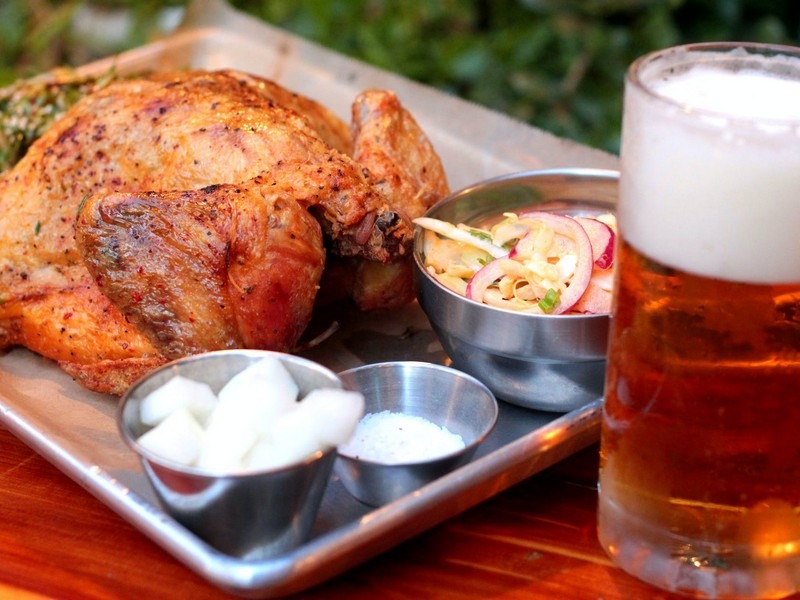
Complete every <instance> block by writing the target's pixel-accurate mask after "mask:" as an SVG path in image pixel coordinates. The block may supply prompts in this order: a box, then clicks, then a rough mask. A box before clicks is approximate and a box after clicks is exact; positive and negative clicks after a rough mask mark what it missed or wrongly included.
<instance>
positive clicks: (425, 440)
mask: <svg viewBox="0 0 800 600" xmlns="http://www.w3.org/2000/svg"><path fill="white" fill-rule="evenodd" d="M464 446H465V444H464V440H463V439H462V438H461V436H460V435H457V434H455V433H451V432H450V431H449V430H448V429H447V428H446V427H439V426H438V425H435V424H434V423H431V422H430V421H428V420H427V419H424V418H422V417H417V416H414V415H407V414H403V413H396V412H391V411H388V410H385V411H382V412H378V413H369V414H367V415H365V416H364V417H363V418H362V419H361V420H360V421H359V423H358V425H357V426H356V430H355V432H354V433H353V436H352V437H351V438H350V439H349V440H348V441H347V442H346V443H345V444H343V445H341V446H339V452H340V453H341V454H344V455H346V456H351V457H354V458H358V459H361V460H368V461H372V462H378V463H384V464H401V463H412V462H422V461H426V460H431V459H434V458H439V457H441V456H445V455H447V454H452V453H453V452H457V451H459V450H462V449H463V448H464Z"/></svg>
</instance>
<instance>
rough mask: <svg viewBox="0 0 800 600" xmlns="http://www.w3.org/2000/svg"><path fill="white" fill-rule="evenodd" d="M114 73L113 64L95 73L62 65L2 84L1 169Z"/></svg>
mask: <svg viewBox="0 0 800 600" xmlns="http://www.w3.org/2000/svg"><path fill="white" fill-rule="evenodd" d="M117 77H118V76H117V74H116V70H115V69H113V68H112V69H110V70H109V71H107V72H106V73H103V74H101V75H97V76H78V75H76V74H75V73H74V72H72V71H68V70H63V69H62V70H60V71H54V72H52V73H50V74H48V75H47V76H46V77H37V78H34V79H22V80H20V81H17V82H15V83H13V84H11V85H9V86H6V87H4V88H1V89H0V173H2V172H3V171H6V170H7V169H10V168H11V167H13V166H14V165H15V164H17V162H19V160H20V159H21V158H22V157H23V156H24V155H25V153H26V152H27V151H28V148H30V146H31V144H33V142H35V141H36V140H37V139H38V138H39V137H41V135H42V134H43V133H44V132H45V131H47V129H48V128H49V127H50V125H52V124H53V122H54V121H55V120H56V119H58V118H60V117H61V116H62V115H63V114H64V113H65V112H66V111H67V110H68V109H69V108H70V107H71V106H72V105H73V104H75V103H76V102H77V101H78V100H80V99H81V98H83V97H84V96H86V95H87V94H89V93H91V92H93V91H95V90H98V89H101V88H103V87H105V86H106V85H108V84H109V83H110V82H111V81H113V80H114V79H116V78H117Z"/></svg>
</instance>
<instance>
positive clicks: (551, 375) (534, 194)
mask: <svg viewBox="0 0 800 600" xmlns="http://www.w3.org/2000/svg"><path fill="white" fill-rule="evenodd" d="M618 179H619V174H618V173H617V172H616V171H606V170H596V169H553V170H542V171H528V172H523V173H515V174H512V175H508V176H503V177H498V178H494V179H490V180H487V181H484V182H481V183H478V184H476V185H474V186H471V187H469V188H466V189H464V190H461V191H459V192H456V193H454V194H453V195H451V196H449V197H448V198H445V199H444V200H442V201H440V202H439V203H437V204H436V205H434V206H433V207H432V208H431V209H430V210H429V211H428V212H427V214H426V216H428V217H433V218H436V219H441V220H444V221H449V222H452V223H475V222H478V221H482V220H484V219H486V218H488V217H491V216H493V215H498V214H501V213H503V212H509V211H518V210H522V209H526V208H535V209H536V210H546V211H551V212H555V213H559V214H570V215H576V214H578V215H597V214H601V213H604V212H608V211H613V209H614V207H615V204H616V198H617V186H618ZM421 233H422V232H421V231H420V229H419V228H417V232H416V235H415V243H414V273H415V281H416V285H417V298H418V300H419V305H420V306H421V307H422V309H423V310H424V311H425V313H426V315H427V317H428V320H429V321H430V323H431V327H432V328H433V330H434V332H435V333H436V335H437V336H438V338H439V340H440V342H441V344H442V347H443V348H444V350H445V352H446V353H447V354H448V356H449V357H450V359H451V360H452V364H453V366H454V367H456V368H458V369H461V370H463V371H465V372H467V373H470V374H471V375H473V376H475V377H476V378H477V379H479V380H481V381H482V382H484V383H485V384H486V385H487V386H488V387H489V389H491V390H492V392H494V394H495V395H496V396H497V398H499V399H501V400H505V401H507V402H510V403H513V404H517V405H520V406H524V407H526V408H533V409H538V410H544V411H551V412H568V411H570V410H573V409H575V408H578V407H580V406H582V405H584V404H586V403H588V402H590V401H592V400H595V399H597V398H599V397H601V396H602V395H603V385H604V378H605V364H606V363H605V359H606V344H607V340H608V326H609V315H608V314H597V315H558V316H553V315H534V314H523V313H518V312H514V311H511V310H504V309H500V308H494V307H490V306H487V305H485V304H481V303H478V302H474V301H472V300H468V299H467V298H465V297H464V296H461V295H459V294H457V293H455V292H452V291H450V290H449V289H447V288H446V287H445V286H443V285H441V284H440V283H439V282H437V281H436V280H435V279H434V278H433V277H431V275H430V274H429V273H427V271H426V270H425V267H424V260H425V257H424V256H423V255H422V242H421V238H422V235H421Z"/></svg>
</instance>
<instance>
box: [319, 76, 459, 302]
mask: <svg viewBox="0 0 800 600" xmlns="http://www.w3.org/2000/svg"><path fill="white" fill-rule="evenodd" d="M352 132H353V159H354V160H355V161H356V162H357V163H358V164H360V165H361V166H362V167H364V168H365V169H367V170H368V171H369V173H370V177H371V179H372V183H373V186H374V187H375V188H377V189H378V190H379V191H380V193H381V194H382V195H383V197H384V198H386V200H387V201H388V203H389V205H390V206H391V207H392V209H393V210H394V211H396V212H397V213H399V214H400V215H401V216H402V217H403V218H404V219H405V220H407V221H409V222H410V221H411V220H412V219H414V218H416V217H419V216H422V215H423V214H424V213H425V211H427V210H428V208H430V207H431V206H433V205H434V204H435V203H436V202H437V201H439V200H441V199H442V198H444V197H445V196H446V195H447V194H449V192H450V188H449V186H448V183H447V177H446V175H445V171H444V167H443V165H442V163H441V161H440V159H439V157H438V155H437V154H436V152H435V150H434V148H433V146H432V144H431V143H430V140H429V139H428V137H427V136H426V135H425V133H424V132H423V130H422V128H421V127H420V126H419V125H418V124H417V122H416V120H415V119H414V117H413V116H412V115H411V114H410V113H409V112H408V111H407V110H406V109H405V108H404V107H403V106H402V104H401V103H400V101H399V100H398V98H397V96H396V95H395V94H394V93H393V92H391V91H388V90H366V91H365V92H362V93H361V94H359V96H358V97H357V98H356V100H355V102H354V103H353V120H352ZM330 262H331V263H332V264H331V265H330V269H329V273H327V274H326V278H325V285H326V286H327V288H330V286H337V287H339V288H340V290H339V291H338V292H336V291H333V292H332V291H330V289H327V288H326V294H327V295H328V296H329V297H341V296H346V297H350V298H352V300H353V301H354V302H355V304H356V305H357V306H358V307H359V308H361V309H362V310H375V309H387V308H397V307H399V306H403V305H405V304H407V303H409V302H411V301H412V300H413V299H414V298H415V290H414V284H413V270H412V264H411V257H410V256H409V255H403V254H399V253H398V254H397V255H396V256H395V258H394V260H392V261H390V262H388V263H381V262H376V261H372V260H362V259H348V258H344V259H342V258H339V257H333V258H332V260H331V261H330ZM342 288H344V289H342Z"/></svg>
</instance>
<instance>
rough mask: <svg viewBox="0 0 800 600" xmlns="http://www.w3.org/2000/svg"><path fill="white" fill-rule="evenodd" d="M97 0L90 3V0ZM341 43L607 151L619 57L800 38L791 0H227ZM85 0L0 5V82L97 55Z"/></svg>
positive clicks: (140, 39) (141, 30)
mask: <svg viewBox="0 0 800 600" xmlns="http://www.w3.org/2000/svg"><path fill="white" fill-rule="evenodd" d="M96 2H98V3H99V0H96ZM229 2H230V4H231V5H233V6H234V7H236V8H237V9H239V10H241V11H243V12H246V13H249V14H252V15H254V16H256V17H258V18H261V19H263V20H265V21H268V22H270V23H273V24H276V25H278V26H280V27H283V28H285V29H287V30H289V31H292V32H294V33H296V34H298V35H300V36H302V37H304V38H307V39H310V40H313V41H315V42H318V43H319V44H322V45H324V46H326V47H329V48H332V49H334V50H337V51H339V52H341V53H344V54H347V55H349V56H352V57H355V58H357V59H360V60H363V61H365V62H368V63H371V64H374V65H376V66H378V67H381V68H383V69H387V70H391V71H394V72H397V73H401V74H403V75H405V76H407V77H409V78H412V79H415V80H417V81H420V82H423V83H426V84H428V85H431V86H434V87H437V88H439V89H441V90H444V91H446V92H448V93H452V94H456V95H458V96H461V97H463V98H466V99H468V100H471V101H474V102H477V103H479V104H482V105H485V106H488V107H490V108H493V109H495V110H498V111H502V112H505V113H507V114H509V115H512V116H514V117H516V118H518V119H520V120H522V121H526V122H528V123H530V124H532V125H535V126H537V127H541V128H543V129H546V130H549V131H551V132H553V133H555V134H557V135H560V136H563V137H568V138H571V139H574V140H578V141H581V142H583V143H586V144H589V145H592V146H595V147H599V148H603V149H606V150H609V151H612V152H616V151H617V148H618V136H619V127H620V113H621V94H622V86H623V78H624V73H625V69H626V67H627V66H628V65H629V64H630V63H631V61H633V60H634V59H635V58H636V57H637V56H640V55H641V54H644V53H646V52H648V51H650V50H654V49H657V48H663V47H666V46H671V45H674V44H678V43H684V42H696V41H713V40H724V39H728V40H734V39H735V40H749V41H763V42H776V43H788V44H794V45H797V44H798V41H799V40H798V35H799V31H798V30H799V28H800V3H798V2H797V0H440V1H438V2H430V1H429V0H395V1H391V0H338V1H337V0H229ZM83 4H84V1H83V0H67V1H63V2H57V1H55V0H34V1H31V0H2V1H0V83H3V82H8V81H10V80H12V79H14V78H16V77H20V76H27V75H30V74H32V73H35V72H38V71H42V70H45V69H48V68H51V67H52V66H55V65H59V64H75V63H77V62H82V61H86V60H90V59H91V58H95V57H96V56H94V54H96V53H97V51H96V50H94V51H92V50H91V49H89V50H87V48H86V46H87V45H89V44H88V42H89V41H90V40H87V39H86V35H85V34H83V36H81V35H76V33H75V26H74V23H75V15H76V14H77V11H79V10H81V6H82V5H83ZM105 4H110V5H113V6H116V7H120V6H128V7H130V9H131V11H132V15H133V19H134V20H135V26H134V27H132V28H131V29H130V31H129V32H128V35H127V36H125V38H124V39H123V40H121V41H119V42H117V45H116V46H114V47H112V46H106V47H105V50H106V51H107V52H111V51H116V50H120V49H123V48H127V47H132V46H136V45H139V44H142V43H144V42H145V41H147V40H149V39H152V38H153V37H154V36H157V35H159V34H161V33H163V30H164V24H163V22H160V21H159V11H160V10H161V9H163V8H164V7H165V6H166V7H170V6H172V7H174V6H180V5H181V4H183V2H182V0H166V1H165V0H145V1H137V0H128V1H126V0H105Z"/></svg>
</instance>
